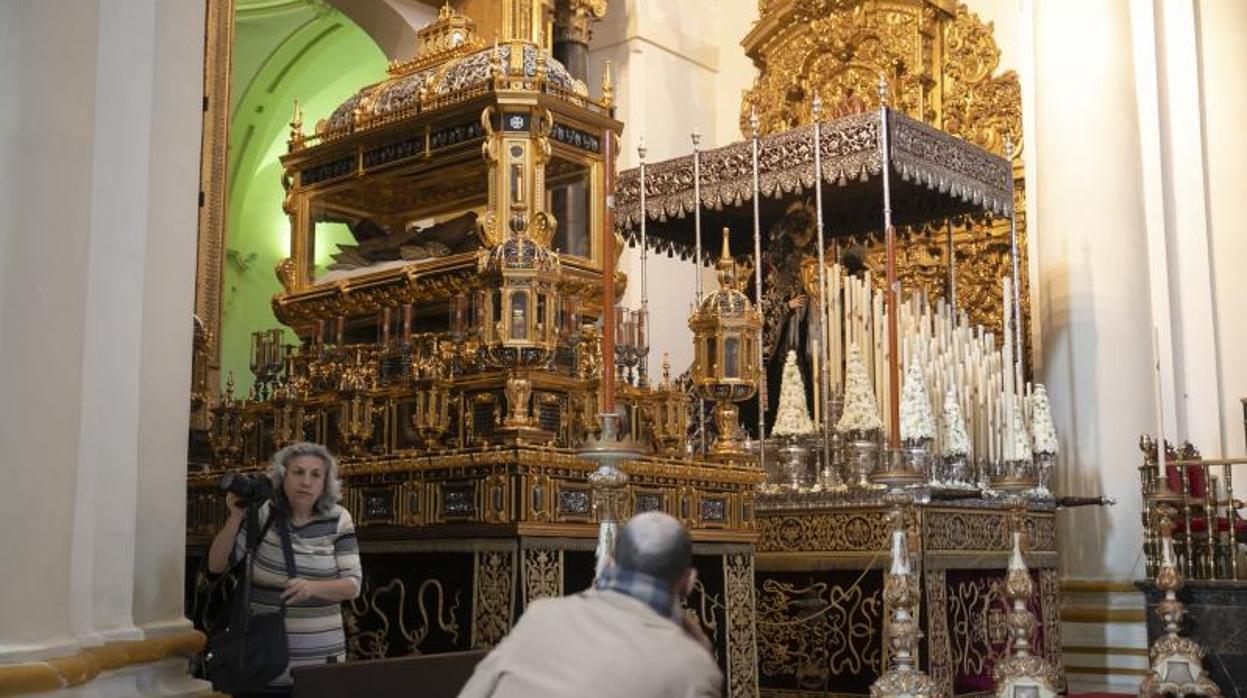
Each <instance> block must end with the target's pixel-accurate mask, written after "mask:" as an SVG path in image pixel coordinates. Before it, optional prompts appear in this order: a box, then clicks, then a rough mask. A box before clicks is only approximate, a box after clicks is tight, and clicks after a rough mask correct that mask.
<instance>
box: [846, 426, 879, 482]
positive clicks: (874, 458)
mask: <svg viewBox="0 0 1247 698" xmlns="http://www.w3.org/2000/svg"><path fill="white" fill-rule="evenodd" d="M844 451H845V454H846V456H847V458H846V463H845V476H846V478H847V479H848V481H849V487H851V488H852V489H855V490H876V489H879V487H878V486H877V485H875V484H874V483H872V482H871V481H870V474H871V473H873V472H874V471H875V470H877V469H878V468H879V441H878V439H877V438H875V437H874V436H864V435H861V434H858V435H855V436H853V437H851V438H850V439H849V440H848V441H847V443H846V444H845V447H844Z"/></svg>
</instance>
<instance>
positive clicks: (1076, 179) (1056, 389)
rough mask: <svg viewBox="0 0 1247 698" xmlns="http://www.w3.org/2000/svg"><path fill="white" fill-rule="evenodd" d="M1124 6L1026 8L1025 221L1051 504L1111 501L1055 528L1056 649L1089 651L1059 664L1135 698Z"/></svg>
mask: <svg viewBox="0 0 1247 698" xmlns="http://www.w3.org/2000/svg"><path fill="white" fill-rule="evenodd" d="M1130 4H1131V3H1130V2H1128V0H1092V1H1090V2H1086V3H1077V4H1076V5H1075V4H1073V3H1049V2H1041V1H1039V0H1030V1H1029V2H1028V3H1027V5H1026V9H1027V14H1028V21H1027V22H1026V23H1025V24H1026V25H1027V27H1028V29H1029V34H1030V36H1029V37H1028V38H1029V39H1031V40H1032V42H1033V43H1032V47H1033V63H1032V64H1031V65H1032V66H1033V68H1032V70H1031V75H1030V76H1029V77H1030V83H1031V85H1032V88H1031V94H1030V95H1028V96H1029V97H1030V98H1029V99H1028V100H1026V102H1025V103H1024V105H1023V108H1024V109H1025V110H1026V111H1027V112H1028V119H1027V121H1028V126H1030V129H1029V131H1028V133H1027V134H1026V140H1027V143H1028V144H1029V145H1028V148H1029V149H1030V151H1029V152H1030V153H1031V154H1032V157H1031V158H1028V162H1029V163H1030V164H1031V165H1032V167H1033V175H1032V177H1033V178H1032V177H1028V179H1029V180H1030V181H1031V182H1033V183H1034V185H1033V186H1034V190H1033V194H1032V196H1031V198H1030V200H1029V202H1028V203H1029V205H1030V206H1029V207H1030V211H1028V214H1029V215H1030V216H1031V223H1032V227H1031V230H1033V231H1035V234H1034V236H1032V245H1033V247H1032V252H1033V254H1034V255H1035V257H1036V258H1037V259H1036V262H1035V267H1036V269H1037V275H1036V276H1033V277H1032V278H1033V279H1035V280H1036V283H1034V284H1033V286H1032V293H1035V294H1036V297H1035V299H1034V300H1035V301H1036V303H1035V305H1034V306H1033V307H1036V308H1037V309H1038V315H1039V317H1038V322H1039V324H1040V326H1041V327H1042V332H1041V333H1040V335H1039V336H1040V337H1041V344H1040V346H1039V349H1040V351H1039V352H1037V356H1038V357H1041V362H1042V363H1041V365H1040V366H1039V367H1038V371H1037V373H1038V375H1037V380H1040V381H1042V382H1043V383H1044V384H1046V385H1047V388H1048V394H1049V395H1050V396H1051V398H1052V406H1053V418H1054V420H1055V422H1056V426H1057V431H1058V434H1059V435H1060V437H1061V445H1062V448H1063V453H1062V454H1061V461H1060V465H1059V467H1058V471H1057V477H1056V488H1055V489H1056V491H1057V492H1059V493H1061V494H1068V495H1098V494H1104V495H1108V496H1111V497H1114V498H1116V499H1117V501H1118V504H1117V506H1114V507H1111V508H1101V507H1087V508H1080V509H1070V510H1066V511H1063V512H1061V514H1060V515H1059V518H1058V521H1059V525H1060V531H1061V534H1060V535H1061V550H1062V560H1061V566H1062V570H1061V572H1062V576H1063V577H1064V579H1065V580H1066V581H1065V582H1063V583H1062V588H1063V590H1064V591H1065V592H1066V594H1067V595H1072V596H1073V597H1074V598H1072V599H1067V601H1066V602H1065V603H1064V604H1063V609H1062V636H1063V644H1065V645H1069V646H1076V647H1079V648H1086V647H1093V648H1098V649H1095V650H1093V651H1092V653H1091V654H1081V655H1080V654H1078V653H1077V652H1067V653H1066V655H1065V665H1066V669H1067V675H1068V677H1069V681H1070V684H1071V690H1074V691H1086V690H1109V691H1123V692H1124V691H1133V690H1134V689H1135V687H1136V686H1137V685H1138V680H1139V678H1138V676H1136V675H1133V674H1132V673H1130V672H1138V671H1140V670H1141V667H1143V666H1144V665H1145V663H1146V662H1145V661H1144V659H1143V658H1140V657H1137V656H1134V655H1128V656H1127V655H1123V656H1118V655H1115V654H1112V649H1111V648H1122V647H1127V648H1142V647H1146V629H1145V626H1144V625H1143V608H1142V599H1141V598H1139V595H1138V594H1137V593H1133V592H1131V591H1129V589H1130V588H1129V585H1128V580H1134V579H1138V578H1140V577H1141V576H1142V574H1143V565H1142V560H1141V559H1140V556H1139V552H1140V549H1141V546H1142V542H1143V541H1142V530H1141V526H1140V512H1141V501H1140V494H1139V478H1138V473H1137V470H1136V467H1137V465H1138V463H1139V460H1140V453H1139V451H1138V449H1137V447H1136V445H1135V444H1136V442H1137V439H1138V435H1139V433H1140V432H1142V431H1144V430H1151V429H1152V428H1153V427H1154V425H1155V423H1156V418H1155V415H1154V414H1153V407H1152V405H1153V401H1152V399H1151V395H1152V370H1151V351H1150V347H1151V326H1152V324H1153V322H1154V319H1153V316H1152V312H1151V302H1150V299H1151V286H1150V283H1149V276H1150V275H1149V254H1148V239H1147V214H1146V198H1145V190H1144V187H1143V182H1142V178H1141V177H1140V175H1139V173H1140V171H1141V169H1142V167H1143V157H1142V154H1141V148H1140V142H1141V141H1140V137H1141V129H1140V115H1139V110H1138V106H1137V105H1138V99H1137V96H1138V95H1137V91H1136V80H1135V69H1136V65H1135V63H1136V59H1135V57H1134V52H1133V46H1132V37H1131V11H1130V9H1131V8H1130ZM1071 47H1076V48H1075V49H1071ZM1027 77H1028V76H1026V75H1023V80H1024V82H1025V81H1026V80H1027ZM1028 183H1029V182H1028ZM1088 532H1093V534H1092V535H1088ZM1070 580H1073V581H1072V582H1071V581H1070ZM1110 662H1111V664H1110ZM1122 662H1125V664H1123V663H1122ZM1107 666H1115V667H1129V668H1126V669H1125V671H1108V670H1107V669H1106V667H1107Z"/></svg>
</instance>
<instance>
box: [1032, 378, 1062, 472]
mask: <svg viewBox="0 0 1247 698" xmlns="http://www.w3.org/2000/svg"><path fill="white" fill-rule="evenodd" d="M1030 402H1031V430H1032V436H1033V438H1034V443H1033V444H1032V446H1031V447H1032V449H1033V450H1034V452H1035V453H1043V454H1047V455H1052V456H1055V455H1056V454H1057V450H1058V449H1059V444H1058V443H1057V439H1056V426H1055V425H1054V424H1053V423H1052V405H1051V403H1049V402H1048V390H1047V389H1046V388H1044V387H1043V384H1042V383H1037V384H1036V385H1035V392H1033V393H1031V397H1030Z"/></svg>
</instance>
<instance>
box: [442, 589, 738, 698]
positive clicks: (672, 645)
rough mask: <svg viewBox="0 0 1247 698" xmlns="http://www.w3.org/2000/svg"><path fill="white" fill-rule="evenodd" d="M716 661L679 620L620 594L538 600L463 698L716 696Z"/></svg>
mask: <svg viewBox="0 0 1247 698" xmlns="http://www.w3.org/2000/svg"><path fill="white" fill-rule="evenodd" d="M722 684H723V674H722V672H720V671H719V667H718V665H717V664H715V661H714V658H713V657H711V656H710V653H709V652H707V651H706V650H705V648H703V647H702V646H701V645H700V644H698V643H697V642H696V641H695V640H693V639H691V638H690V637H689V636H688V635H686V634H685V633H684V631H683V630H682V629H681V628H680V627H679V626H678V625H676V624H675V623H674V622H673V621H671V620H669V619H667V618H663V617H662V616H659V615H658V614H657V613H654V611H653V610H652V609H650V608H649V607H648V606H646V605H645V604H643V603H641V602H640V601H637V600H636V599H633V598H631V597H629V596H625V595H623V594H620V593H618V592H614V591H602V592H599V591H592V590H591V591H586V592H584V593H582V594H577V595H574V596H568V597H564V598H560V599H542V600H540V601H536V602H534V603H533V604H532V605H531V606H529V607H528V610H526V611H525V612H524V614H523V615H522V616H521V617H520V621H519V622H518V623H516V625H515V628H513V629H512V630H511V632H510V634H508V635H507V636H506V637H505V638H503V640H502V642H501V643H500V644H499V645H498V647H496V648H495V649H494V651H493V652H490V653H489V655H488V656H487V657H485V659H483V660H481V663H480V664H478V665H477V667H476V672H475V673H474V674H473V675H472V678H471V680H469V681H468V684H467V686H465V687H464V689H463V692H462V693H460V694H459V698H486V697H490V698H562V697H563V696H567V697H568V698H572V697H574V698H583V697H584V696H593V697H594V698H614V697H616V696H617V697H618V698H642V697H645V698H703V697H705V698H717V697H718V696H720V695H721V694H722Z"/></svg>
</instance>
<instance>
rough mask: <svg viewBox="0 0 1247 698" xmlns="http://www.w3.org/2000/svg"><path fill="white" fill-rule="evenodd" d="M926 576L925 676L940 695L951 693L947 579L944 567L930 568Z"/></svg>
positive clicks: (951, 675) (951, 677)
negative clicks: (926, 659)
mask: <svg viewBox="0 0 1247 698" xmlns="http://www.w3.org/2000/svg"><path fill="white" fill-rule="evenodd" d="M924 576H925V577H926V587H927V589H926V593H927V594H926V603H927V656H928V657H929V660H928V662H929V664H928V668H927V676H930V677H931V682H932V683H934V684H935V686H936V687H937V688H938V689H939V691H940V693H941V695H944V696H951V695H953V671H952V658H951V657H950V656H949V642H950V640H949V637H948V589H947V586H946V585H947V584H948V579H947V575H946V574H945V572H944V570H929V571H928V572H927V573H926V574H925V575H924Z"/></svg>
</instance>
